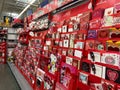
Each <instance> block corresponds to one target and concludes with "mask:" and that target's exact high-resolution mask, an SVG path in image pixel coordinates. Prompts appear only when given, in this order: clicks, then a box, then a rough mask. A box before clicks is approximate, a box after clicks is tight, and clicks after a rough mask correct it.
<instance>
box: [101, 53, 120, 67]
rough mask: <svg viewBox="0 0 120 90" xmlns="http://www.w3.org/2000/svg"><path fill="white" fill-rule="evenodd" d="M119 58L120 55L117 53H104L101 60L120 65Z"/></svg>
mask: <svg viewBox="0 0 120 90" xmlns="http://www.w3.org/2000/svg"><path fill="white" fill-rule="evenodd" d="M119 58H120V55H118V54H115V53H103V54H102V58H101V62H102V63H105V64H110V65H114V66H119V63H120V60H119Z"/></svg>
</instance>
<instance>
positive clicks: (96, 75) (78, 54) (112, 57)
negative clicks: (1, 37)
mask: <svg viewBox="0 0 120 90" xmlns="http://www.w3.org/2000/svg"><path fill="white" fill-rule="evenodd" d="M101 2H102V3H101ZM101 2H100V1H99V0H98V1H97V2H96V3H94V4H95V5H94V9H93V8H88V6H89V3H90V2H87V3H85V4H83V5H81V6H77V7H75V8H72V9H70V10H66V11H63V12H61V13H56V14H55V15H53V16H52V17H51V19H50V21H51V24H50V26H49V28H48V30H45V28H46V27H45V26H44V25H42V26H43V27H42V26H41V24H40V26H37V27H31V31H30V32H29V33H30V35H31V36H30V37H29V38H27V41H28V43H27V44H28V46H27V47H26V49H24V48H21V49H22V50H18V51H16V52H20V53H22V51H24V52H25V54H24V55H25V57H24V56H22V58H21V59H20V58H19V59H18V58H17V59H16V62H17V63H16V66H17V67H18V68H19V69H20V71H22V74H23V75H24V76H25V77H26V79H27V80H28V82H30V85H31V86H32V87H33V89H34V90H107V89H109V90H112V89H113V90H119V84H120V82H119V78H120V77H119V73H120V69H119V62H120V61H119V59H120V55H119V50H120V41H119V34H120V31H119V28H118V26H119V13H117V11H119V10H120V9H119V8H118V7H117V6H116V5H118V6H119V3H118V2H119V0H116V1H115V2H112V1H111V2H108V1H107V0H104V1H101ZM106 3H107V4H106ZM111 3H112V5H111ZM104 5H105V7H104V8H102V6H104ZM113 5H114V6H113ZM83 6H84V7H85V8H84V9H81V8H82V7H83ZM116 9H117V10H116ZM77 10H78V11H77ZM115 10H116V12H115ZM116 13H117V14H116ZM33 17H34V16H33ZM58 17H59V18H58ZM41 19H43V17H42V18H41ZM41 19H40V20H41ZM43 20H44V19H43ZM38 22H39V20H38V21H37V22H36V23H38ZM44 24H45V25H48V22H46V23H44ZM30 25H33V26H34V25H35V24H34V23H33V22H31V24H30ZM41 27H42V29H38V28H41ZM116 27H117V28H116ZM36 28H37V31H36ZM38 30H39V31H38ZM44 30H45V31H44ZM29 33H27V34H29ZM23 39H24V37H23ZM17 48H18V47H17ZM20 53H19V54H20ZM16 56H17V57H18V55H16ZM19 56H21V55H19ZM18 63H20V67H19V66H18ZM28 78H29V79H28Z"/></svg>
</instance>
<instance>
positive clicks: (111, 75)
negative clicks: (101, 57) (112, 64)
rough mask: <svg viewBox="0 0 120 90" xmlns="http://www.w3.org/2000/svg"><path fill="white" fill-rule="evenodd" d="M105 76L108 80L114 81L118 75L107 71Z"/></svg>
mask: <svg viewBox="0 0 120 90" xmlns="http://www.w3.org/2000/svg"><path fill="white" fill-rule="evenodd" d="M107 76H108V77H109V79H110V80H112V81H116V79H117V78H118V73H117V72H116V71H112V70H107Z"/></svg>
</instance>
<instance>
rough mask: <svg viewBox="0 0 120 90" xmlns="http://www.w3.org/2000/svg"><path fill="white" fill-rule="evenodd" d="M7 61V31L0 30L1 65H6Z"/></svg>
mask: <svg viewBox="0 0 120 90" xmlns="http://www.w3.org/2000/svg"><path fill="white" fill-rule="evenodd" d="M6 59H7V30H0V63H3V64H5V63H6Z"/></svg>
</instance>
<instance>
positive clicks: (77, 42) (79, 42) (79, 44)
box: [74, 41, 84, 49]
mask: <svg viewBox="0 0 120 90" xmlns="http://www.w3.org/2000/svg"><path fill="white" fill-rule="evenodd" d="M74 48H77V49H83V48H84V42H82V41H76V43H75V47H74Z"/></svg>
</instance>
